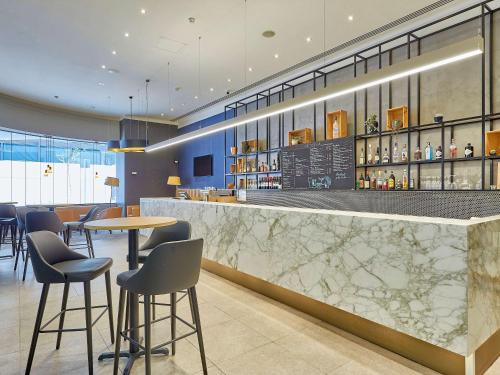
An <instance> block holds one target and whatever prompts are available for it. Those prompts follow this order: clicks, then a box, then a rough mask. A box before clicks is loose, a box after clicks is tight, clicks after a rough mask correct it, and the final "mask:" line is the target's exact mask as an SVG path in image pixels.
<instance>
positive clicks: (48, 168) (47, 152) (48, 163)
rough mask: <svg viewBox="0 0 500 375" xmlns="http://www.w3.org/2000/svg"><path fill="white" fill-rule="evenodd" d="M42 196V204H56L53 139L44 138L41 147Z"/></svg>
mask: <svg viewBox="0 0 500 375" xmlns="http://www.w3.org/2000/svg"><path fill="white" fill-rule="evenodd" d="M40 159H41V160H40V161H41V163H40V174H41V181H40V196H41V203H42V204H53V203H54V169H53V166H52V164H53V163H52V139H51V138H49V137H45V138H42V140H41V147H40Z"/></svg>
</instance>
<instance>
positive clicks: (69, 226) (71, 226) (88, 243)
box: [63, 206, 99, 258]
mask: <svg viewBox="0 0 500 375" xmlns="http://www.w3.org/2000/svg"><path fill="white" fill-rule="evenodd" d="M98 213H99V207H97V206H95V207H92V208H91V209H90V210H89V212H87V214H86V215H85V216H84V217H82V218H81V219H80V220H78V221H65V222H64V223H63V225H64V242H66V245H68V246H71V245H70V242H71V233H72V232H73V231H74V230H78V231H80V233H81V232H82V231H83V232H84V233H85V243H76V244H73V246H72V249H73V250H77V249H87V250H88V252H89V257H90V258H94V257H95V254H94V245H93V244H92V237H91V235H90V231H89V230H88V229H85V228H84V225H85V222H87V221H91V220H95V219H96V217H97V214H98Z"/></svg>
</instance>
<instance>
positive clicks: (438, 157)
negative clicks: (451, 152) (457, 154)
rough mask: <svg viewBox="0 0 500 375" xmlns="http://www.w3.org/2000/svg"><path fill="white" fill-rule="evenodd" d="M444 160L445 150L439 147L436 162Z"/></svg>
mask: <svg viewBox="0 0 500 375" xmlns="http://www.w3.org/2000/svg"><path fill="white" fill-rule="evenodd" d="M442 158H443V149H442V148H441V146H438V148H437V149H436V160H438V159H442Z"/></svg>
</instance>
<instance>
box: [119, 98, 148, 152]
mask: <svg viewBox="0 0 500 375" xmlns="http://www.w3.org/2000/svg"><path fill="white" fill-rule="evenodd" d="M128 98H129V99H130V126H132V124H133V117H132V99H133V98H134V97H133V96H129V97H128ZM139 126H140V125H139V121H137V133H139ZM124 133H126V132H124ZM137 136H139V134H137ZM147 145H148V142H147V140H146V139H141V138H135V139H134V138H126V135H125V136H124V137H123V138H121V139H120V150H119V151H120V152H144V149H145V148H146V146H147Z"/></svg>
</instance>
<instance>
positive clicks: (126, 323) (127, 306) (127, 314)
mask: <svg viewBox="0 0 500 375" xmlns="http://www.w3.org/2000/svg"><path fill="white" fill-rule="evenodd" d="M126 300H127V302H126V304H125V330H128V322H129V312H130V310H129V305H128V300H129V298H128V292H127V298H126ZM123 340H124V341H125V340H126V338H125V337H124V338H123Z"/></svg>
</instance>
